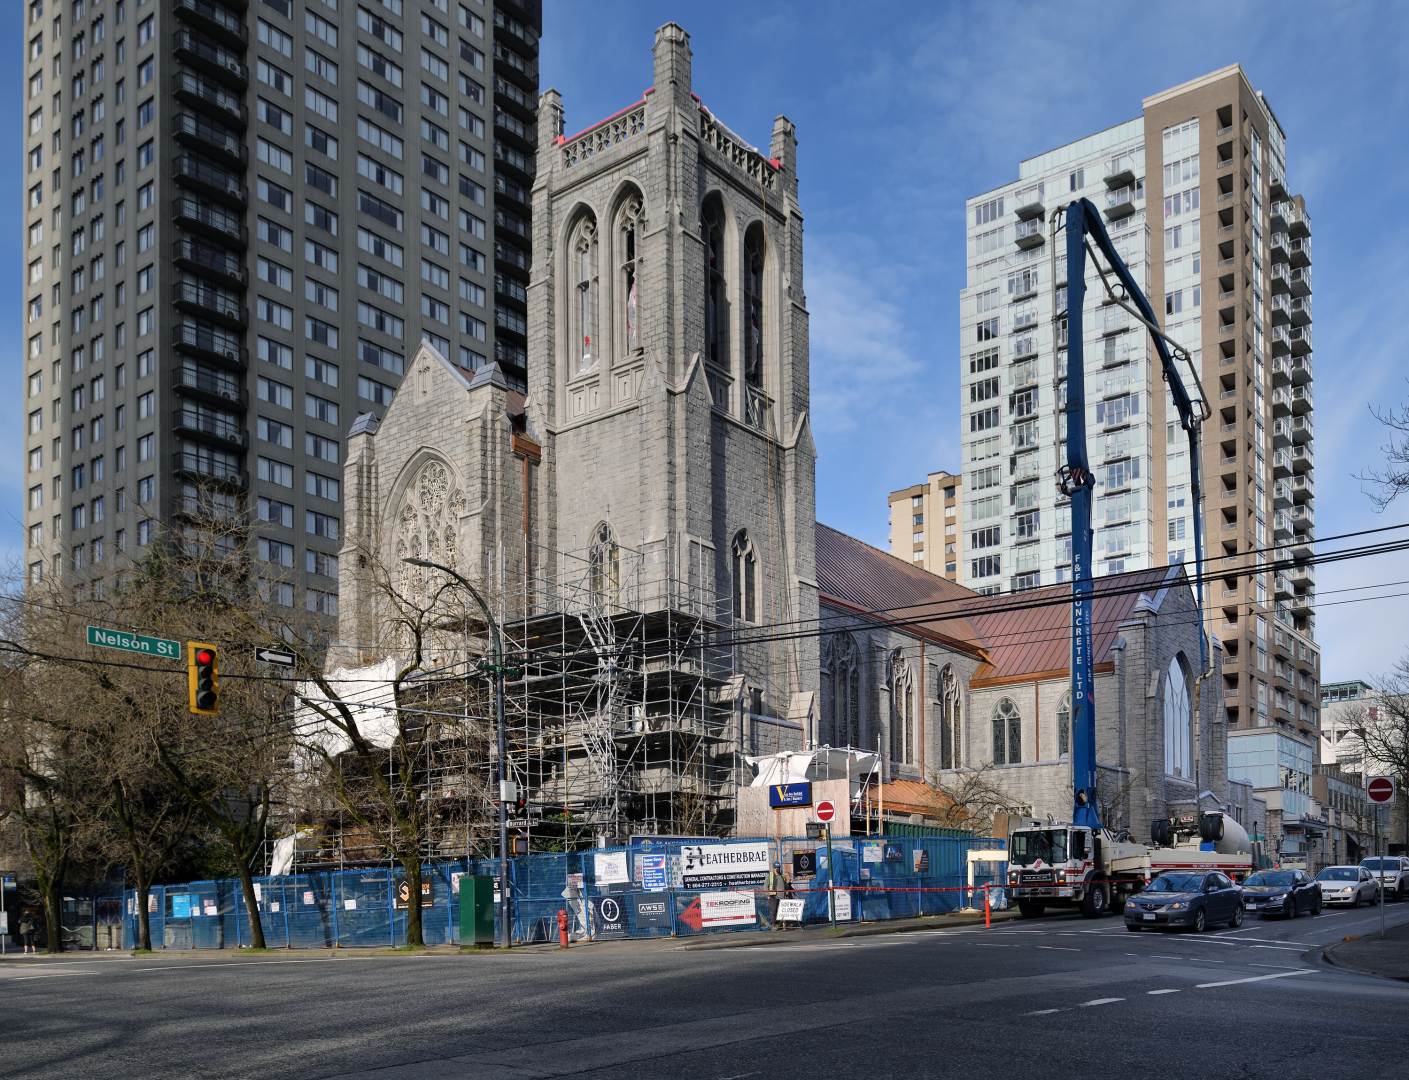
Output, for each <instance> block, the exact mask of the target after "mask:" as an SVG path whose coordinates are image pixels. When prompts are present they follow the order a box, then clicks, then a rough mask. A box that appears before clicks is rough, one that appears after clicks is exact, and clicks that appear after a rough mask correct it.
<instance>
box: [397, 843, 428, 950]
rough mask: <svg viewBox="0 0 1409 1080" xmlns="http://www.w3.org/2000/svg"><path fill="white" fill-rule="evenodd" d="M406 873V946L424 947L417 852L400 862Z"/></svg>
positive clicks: (419, 861)
mask: <svg viewBox="0 0 1409 1080" xmlns="http://www.w3.org/2000/svg"><path fill="white" fill-rule="evenodd" d="M401 868H402V869H403V870H405V871H406V884H407V885H408V886H410V895H409V896H408V897H407V898H406V944H407V945H424V944H425V943H426V940H425V934H424V933H423V932H422V930H421V858H420V853H419V852H417V853H415V854H413V855H412V857H411V858H409V859H403V860H402V861H401Z"/></svg>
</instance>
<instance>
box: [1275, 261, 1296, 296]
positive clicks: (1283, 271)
mask: <svg viewBox="0 0 1409 1080" xmlns="http://www.w3.org/2000/svg"><path fill="white" fill-rule="evenodd" d="M1291 277H1292V271H1291V267H1289V266H1288V265H1287V264H1286V263H1281V262H1274V263H1273V264H1272V273H1271V280H1272V291H1273V292H1274V293H1284V292H1287V291H1288V290H1289V289H1290V288H1291V287H1292V285H1291Z"/></svg>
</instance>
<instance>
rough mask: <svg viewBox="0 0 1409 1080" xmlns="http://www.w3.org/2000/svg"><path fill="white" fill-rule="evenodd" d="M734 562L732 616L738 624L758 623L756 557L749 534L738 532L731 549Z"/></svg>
mask: <svg viewBox="0 0 1409 1080" xmlns="http://www.w3.org/2000/svg"><path fill="white" fill-rule="evenodd" d="M731 552H732V555H733V560H734V616H735V618H737V619H738V620H739V621H740V622H747V623H752V622H757V621H758V556H757V554H756V553H755V552H754V550H753V541H751V540H750V539H749V534H748V533H747V532H745V531H740V532H739V533H738V535H737V536H735V537H734V543H733V545H732V547H731Z"/></svg>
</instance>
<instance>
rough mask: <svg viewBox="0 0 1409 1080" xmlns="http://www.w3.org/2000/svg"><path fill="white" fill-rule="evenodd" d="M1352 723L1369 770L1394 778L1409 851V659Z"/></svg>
mask: <svg viewBox="0 0 1409 1080" xmlns="http://www.w3.org/2000/svg"><path fill="white" fill-rule="evenodd" d="M1350 723H1351V725H1352V727H1353V728H1354V730H1355V734H1356V735H1357V736H1358V738H1359V741H1360V744H1361V746H1362V748H1363V751H1364V756H1365V767H1366V768H1367V770H1368V769H1371V768H1379V769H1383V770H1384V771H1385V773H1386V774H1387V775H1389V776H1392V777H1394V780H1395V785H1396V787H1397V788H1398V791H1399V800H1400V810H1401V813H1403V828H1404V835H1403V841H1404V844H1405V845H1406V849H1409V813H1404V806H1405V804H1406V787H1407V786H1409V656H1406V657H1405V658H1404V659H1402V660H1400V661H1399V662H1398V663H1397V664H1395V666H1394V670H1393V671H1391V672H1390V673H1389V674H1388V675H1386V676H1384V677H1383V678H1381V679H1380V680H1378V685H1376V687H1375V693H1374V696H1373V697H1372V698H1370V699H1368V700H1366V701H1364V702H1362V703H1361V705H1360V707H1359V709H1358V710H1357V714H1355V715H1353V716H1352V717H1351V718H1350Z"/></svg>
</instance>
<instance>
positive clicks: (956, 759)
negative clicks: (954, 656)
mask: <svg viewBox="0 0 1409 1080" xmlns="http://www.w3.org/2000/svg"><path fill="white" fill-rule="evenodd" d="M938 689H939V767H940V768H941V769H957V768H959V764H960V762H961V761H962V758H961V757H960V755H959V729H960V714H961V712H962V708H963V695H962V692H961V690H960V686H959V676H958V675H957V674H956V673H955V671H954V669H953V668H952V667H949V666H947V665H946V667H945V668H944V670H943V671H942V672H940V676H939V687H938Z"/></svg>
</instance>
